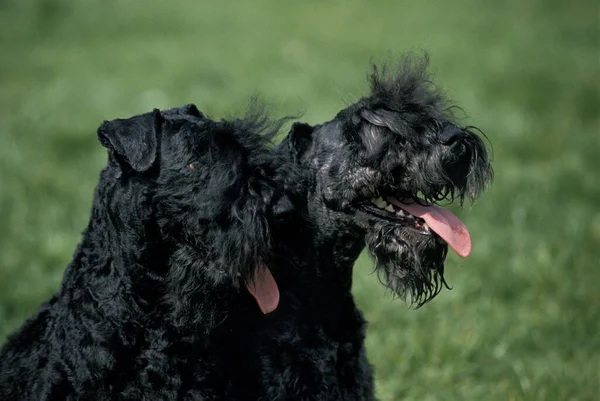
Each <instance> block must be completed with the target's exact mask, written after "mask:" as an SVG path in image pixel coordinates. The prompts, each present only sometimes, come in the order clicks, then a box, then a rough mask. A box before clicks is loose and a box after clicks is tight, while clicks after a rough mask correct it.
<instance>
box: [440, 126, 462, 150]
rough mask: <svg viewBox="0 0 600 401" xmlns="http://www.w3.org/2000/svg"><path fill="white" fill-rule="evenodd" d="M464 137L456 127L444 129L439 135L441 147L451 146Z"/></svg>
mask: <svg viewBox="0 0 600 401" xmlns="http://www.w3.org/2000/svg"><path fill="white" fill-rule="evenodd" d="M463 135H464V132H463V131H462V130H461V129H460V128H457V127H451V128H446V129H445V130H444V131H442V133H441V134H440V140H441V142H442V145H446V146H452V145H453V144H455V143H457V142H458V140H459V139H460V138H461V137H462V136H463Z"/></svg>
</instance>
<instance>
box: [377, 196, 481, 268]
mask: <svg viewBox="0 0 600 401" xmlns="http://www.w3.org/2000/svg"><path fill="white" fill-rule="evenodd" d="M388 202H390V203H393V204H394V205H396V206H399V207H401V208H402V209H404V210H405V211H407V212H408V213H410V214H412V215H413V216H416V217H420V218H422V219H423V220H425V222H426V223H427V225H428V226H429V228H430V229H431V230H432V231H434V232H435V233H436V234H437V235H439V236H440V237H441V238H442V239H443V240H444V241H446V242H447V243H448V245H450V247H452V249H454V252H456V253H457V254H458V256H461V257H463V258H466V257H467V256H469V254H470V253H471V235H470V234H469V230H467V227H466V226H465V225H464V223H463V222H462V221H460V219H459V218H458V217H456V216H455V215H454V214H452V212H450V211H449V210H446V209H442V208H441V207H439V206H435V205H432V206H421V205H419V204H418V203H410V204H408V203H402V202H400V201H399V200H398V199H395V198H388Z"/></svg>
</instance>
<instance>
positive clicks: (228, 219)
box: [0, 105, 287, 401]
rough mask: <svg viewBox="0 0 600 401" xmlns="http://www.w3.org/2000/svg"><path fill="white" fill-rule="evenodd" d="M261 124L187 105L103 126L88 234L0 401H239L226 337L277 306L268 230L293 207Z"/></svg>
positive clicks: (4, 378) (13, 357)
mask: <svg viewBox="0 0 600 401" xmlns="http://www.w3.org/2000/svg"><path fill="white" fill-rule="evenodd" d="M265 122H266V120H265V119H264V118H263V117H261V115H260V114H259V113H257V114H254V115H249V116H248V118H246V119H244V120H236V121H221V122H215V121H212V120H210V119H208V118H205V117H204V116H203V115H202V113H200V112H199V111H198V109H197V108H196V107H195V106H194V105H188V106H185V107H182V108H177V109H171V110H166V111H164V112H159V111H158V110H155V111H154V112H152V113H148V114H144V115H140V116H135V117H132V118H129V119H117V120H113V121H107V122H105V123H103V124H102V125H101V126H100V128H99V129H98V137H99V140H100V142H101V143H102V145H104V146H105V147H107V148H108V149H109V150H110V152H109V162H108V165H107V167H106V168H105V169H104V170H103V171H102V173H101V175H100V183H99V185H98V187H97V191H96V195H95V198H94V204H93V208H92V213H91V218H90V222H89V225H88V227H87V229H86V231H85V233H84V235H83V240H82V242H81V244H80V245H79V247H78V249H77V251H76V252H75V255H74V258H73V261H72V263H71V264H70V265H69V266H68V268H67V270H66V273H65V275H64V280H63V284H62V286H61V288H60V290H59V291H58V293H57V294H55V295H54V296H53V297H51V298H50V299H49V300H48V301H47V302H46V303H45V304H44V305H43V306H42V307H41V308H40V310H39V311H38V312H37V314H36V315H35V316H34V317H33V318H31V319H30V320H28V321H27V322H26V323H25V324H24V325H23V327H21V328H20V329H19V330H18V331H17V332H16V333H14V334H13V335H11V336H10V337H9V339H8V341H7V343H6V345H5V346H4V348H3V349H2V350H1V351H0V399H1V400H3V401H9V400H92V399H94V400H114V399H123V400H176V399H182V400H183V399H185V400H192V399H193V400H222V399H245V398H243V396H242V395H243V394H244V387H243V386H238V387H236V386H234V385H233V384H232V383H235V381H236V380H238V379H236V378H237V377H239V378H241V379H240V380H242V381H243V380H246V379H245V376H247V375H248V372H247V371H246V370H245V368H242V367H239V368H238V367H237V366H236V365H234V362H235V361H234V360H233V356H231V355H230V356H229V359H227V357H222V354H225V356H227V355H229V354H231V352H230V345H229V342H228V341H227V340H224V339H223V338H225V337H227V336H229V337H233V338H235V337H242V338H244V337H245V336H246V330H250V331H251V330H252V328H248V327H246V325H251V324H253V322H254V321H257V322H262V321H263V320H264V319H263V317H264V315H263V314H262V313H261V312H260V310H261V309H262V311H263V312H264V313H267V312H271V311H272V310H273V309H275V307H276V306H277V304H278V302H279V292H278V289H277V287H276V284H275V281H274V280H273V276H272V275H271V273H270V271H269V270H268V268H266V266H267V265H266V263H268V257H269V248H270V244H271V235H270V231H271V230H270V228H269V225H270V220H277V218H278V217H277V215H278V213H280V212H285V210H286V207H287V206H286V205H287V203H286V202H285V201H282V200H284V199H285V197H284V196H282V195H281V194H277V193H276V192H277V191H276V188H275V181H274V178H276V177H275V171H274V167H276V166H277V165H276V164H275V163H274V162H273V160H274V158H273V156H272V153H271V152H270V150H269V148H268V147H267V146H266V144H267V142H268V141H269V140H270V138H271V137H272V136H273V134H274V133H275V132H277V129H276V128H277V127H276V126H275V127H274V128H275V129H273V130H270V131H269V130H266V129H265V124H264V123H265ZM280 164H281V163H279V164H278V165H280ZM246 288H247V290H246ZM252 298H254V300H253V299H252ZM228 314H230V315H236V314H237V315H239V316H243V318H241V319H239V320H234V319H233V318H229V319H226V318H227V316H228ZM244 319H246V320H247V321H245V320H244ZM224 320H227V324H225V325H223V327H224V329H223V330H225V333H226V334H223V335H221V334H219V333H216V332H214V328H215V327H216V326H217V325H219V324H221V323H223V321H224ZM211 334H212V335H211ZM248 346H249V347H251V344H248ZM257 374H258V373H257ZM250 380H252V379H250ZM229 394H242V395H240V396H239V398H235V397H234V396H233V395H231V396H230V395H229Z"/></svg>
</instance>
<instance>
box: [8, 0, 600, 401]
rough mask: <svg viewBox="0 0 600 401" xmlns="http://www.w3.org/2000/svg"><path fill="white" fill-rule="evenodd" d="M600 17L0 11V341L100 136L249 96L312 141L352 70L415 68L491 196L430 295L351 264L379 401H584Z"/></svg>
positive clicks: (320, 10)
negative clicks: (396, 288)
mask: <svg viewBox="0 0 600 401" xmlns="http://www.w3.org/2000/svg"><path fill="white" fill-rule="evenodd" d="M599 7H600V5H599V3H598V2H597V1H595V0H590V1H585V0H581V1H570V2H566V1H558V0H533V1H529V2H524V1H518V0H513V1H498V2H479V1H468V0H460V1H453V2H444V1H437V2H424V1H423V2H404V1H392V0H390V1H371V2H367V1H350V0H347V1H327V2H325V1H307V0H305V1H302V2H284V1H275V0H272V1H263V0H255V1H222V2H216V1H214V2H209V1H177V2H167V1H160V0H144V1H135V0H121V1H117V0H104V1H98V0H77V1H66V0H64V1H62V0H53V1H51V0H45V1H41V0H37V1H33V0H30V1H25V2H24V1H18V0H4V1H3V2H2V3H0V54H1V55H0V342H2V341H3V340H2V339H4V337H5V336H6V335H7V334H8V333H9V332H10V331H12V330H13V329H15V328H16V327H17V326H18V325H19V324H20V323H21V322H22V321H23V319H24V318H25V317H26V316H28V315H30V314H31V313H32V312H33V311H34V310H35V309H36V308H37V307H38V305H39V304H40V303H41V302H42V300H44V299H45V298H46V297H48V296H49V295H50V294H51V293H52V292H54V291H55V290H56V289H57V288H58V286H59V283H60V280H61V275H62V272H63V270H64V266H65V265H66V264H67V263H68V262H69V260H70V257H71V254H72V252H73V250H74V249H75V245H76V243H77V242H78V240H79V235H80V232H81V231H82V230H83V228H84V227H85V225H86V223H87V219H88V217H89V209H90V205H91V198H92V193H93V189H94V186H95V185H96V182H97V177H98V172H99V170H100V169H101V168H102V167H103V165H104V164H105V157H106V154H105V151H104V149H103V148H102V147H101V146H100V145H99V144H98V143H97V140H96V134H95V130H96V128H97V126H98V125H99V123H100V122H101V121H102V120H103V119H112V118H116V117H128V116H130V115H133V114H136V113H141V112H146V111H148V110H150V109H151V108H154V107H159V108H165V107H172V106H177V105H182V104H184V103H187V102H194V103H196V104H197V105H198V107H199V108H200V109H201V110H203V111H205V112H208V113H209V114H210V115H212V116H214V117H219V118H220V117H222V116H227V115H232V114H235V112H236V111H237V112H242V111H243V108H244V106H245V105H246V104H247V101H248V99H249V98H250V97H251V96H252V95H253V94H254V93H256V92H259V93H261V94H262V97H263V99H266V100H267V101H268V102H269V103H270V104H271V105H272V110H273V114H274V115H275V116H282V115H285V114H293V113H297V112H299V111H305V112H306V113H305V115H304V117H303V119H304V120H305V121H307V122H310V123H318V122H322V121H324V120H327V119H330V118H332V117H333V116H334V114H335V113H336V112H337V111H338V110H339V109H340V108H342V107H343V106H344V102H350V101H353V100H356V99H357V98H359V97H360V96H361V95H363V94H365V93H366V90H367V83H366V80H365V77H366V72H367V70H368V67H369V60H370V59H371V58H373V59H375V60H382V59H390V57H393V56H394V55H399V54H401V53H403V52H405V51H407V50H414V51H420V50H421V49H427V50H428V51H429V53H430V56H431V60H432V63H431V67H432V71H433V72H434V73H435V76H436V79H437V81H438V82H439V83H440V84H441V85H442V86H443V87H445V88H446V90H447V91H448V92H449V94H450V96H451V97H452V98H453V99H454V100H455V101H456V102H457V103H458V104H459V105H461V106H462V107H463V108H464V109H465V110H466V111H467V113H468V117H467V118H466V121H467V122H469V123H473V124H475V125H478V126H480V127H481V128H482V129H483V130H484V131H485V132H486V133H487V135H488V136H489V138H490V140H491V142H492V143H493V146H494V167H495V171H496V181H495V183H494V185H493V187H492V188H491V190H490V191H488V192H487V193H486V194H485V195H484V196H483V198H482V199H481V200H480V201H479V202H478V203H477V204H476V205H475V206H474V207H472V208H470V207H468V208H465V210H463V211H461V212H459V214H460V215H461V217H463V219H464V220H465V222H466V223H467V225H468V226H469V227H470V230H471V233H472V237H473V239H474V251H473V254H472V256H471V257H470V258H469V259H466V260H460V259H459V258H458V257H457V256H456V255H450V256H449V259H448V261H447V279H448V281H449V282H450V284H451V285H452V286H453V287H454V290H453V291H444V292H443V293H442V294H441V295H440V296H439V297H438V298H437V299H436V300H434V301H433V302H432V303H430V304H428V305H427V306H426V307H424V308H422V309H419V310H416V311H415V310H408V309H407V307H406V305H404V304H403V303H402V302H400V301H393V302H392V301H391V297H390V296H389V295H388V294H386V293H385V291H384V289H383V288H382V287H381V286H380V284H379V283H378V281H377V279H376V278H375V277H373V276H372V275H371V274H370V272H371V269H372V265H371V263H370V261H368V259H367V258H366V257H363V258H361V259H360V261H359V263H358V265H357V269H356V274H355V285H354V291H355V294H356V297H357V301H358V303H359V305H360V306H361V307H362V308H363V309H364V312H365V315H366V317H367V319H368V320H369V321H370V326H369V332H368V349H369V354H370V359H371V361H372V363H373V364H374V366H375V371H376V378H377V389H378V394H379V396H380V398H381V399H382V400H385V401H392V400H401V399H407V400H420V401H427V400H461V401H464V400H511V401H512V400H594V399H598V394H600V289H599V287H600V266H599V264H600V263H599V262H600V261H599V259H600V180H599V178H598V175H599V174H600V117H599V115H600V65H599V64H600V48H599V38H600V32H599V25H600V22H599V15H600V9H599Z"/></svg>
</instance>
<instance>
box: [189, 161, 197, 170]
mask: <svg viewBox="0 0 600 401" xmlns="http://www.w3.org/2000/svg"><path fill="white" fill-rule="evenodd" d="M198 164H199V162H197V161H193V162H191V163H190V164H188V168H191V169H192V170H193V169H195V168H196V167H198Z"/></svg>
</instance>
